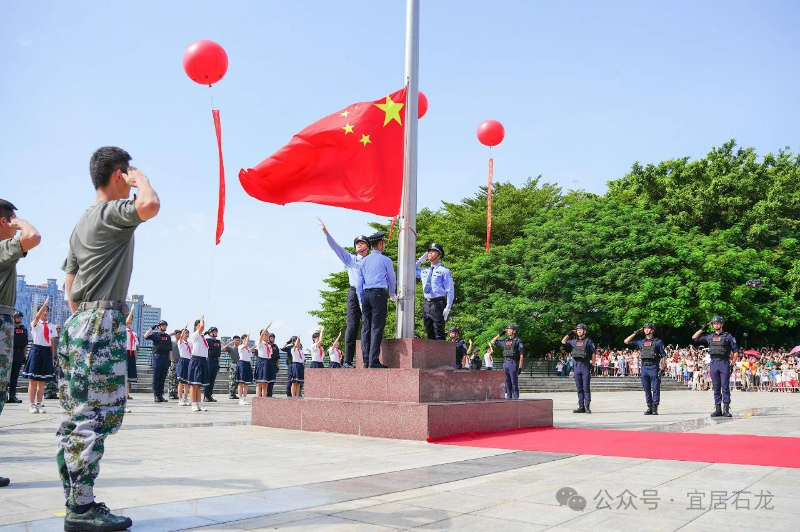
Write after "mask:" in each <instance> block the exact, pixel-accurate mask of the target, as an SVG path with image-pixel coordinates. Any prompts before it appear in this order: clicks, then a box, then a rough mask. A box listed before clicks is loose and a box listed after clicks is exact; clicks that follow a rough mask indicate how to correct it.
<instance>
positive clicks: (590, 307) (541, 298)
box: [312, 141, 800, 355]
mask: <svg viewBox="0 0 800 532" xmlns="http://www.w3.org/2000/svg"><path fill="white" fill-rule="evenodd" d="M798 178H800V156H797V155H793V154H792V153H791V152H790V151H789V149H788V148H786V149H783V150H780V151H778V153H777V154H771V153H770V154H768V155H766V156H764V157H763V158H759V157H758V155H757V153H756V151H755V150H754V149H752V148H746V149H745V148H737V147H736V144H735V142H734V141H730V142H727V143H725V144H723V145H722V146H721V147H719V148H713V149H712V150H711V152H709V153H708V155H707V156H706V157H704V158H703V159H699V160H694V161H692V160H689V158H681V159H672V160H668V161H664V162H661V163H659V164H657V165H653V164H648V165H646V166H643V165H641V164H639V163H638V162H637V163H634V164H633V166H632V168H631V171H630V172H629V173H627V174H626V175H625V176H623V177H621V178H620V179H617V180H615V181H611V182H609V183H608V192H606V194H604V195H602V196H599V195H595V194H589V193H586V192H584V191H580V190H579V191H566V192H565V191H563V190H561V189H560V188H559V187H557V186H555V185H553V184H549V183H544V182H542V179H541V177H538V178H535V179H528V181H527V182H526V183H525V184H524V185H523V186H521V187H515V186H514V185H512V184H510V183H497V184H495V185H494V189H493V200H492V201H493V208H492V212H493V218H492V249H491V252H490V253H486V252H485V241H486V197H487V189H486V187H481V188H480V189H479V190H478V191H477V192H476V193H475V194H474V195H473V196H471V197H468V198H464V199H462V200H461V201H460V202H458V203H447V202H443V204H442V206H441V207H440V208H439V209H438V210H435V211H432V210H429V209H425V210H422V211H421V212H420V213H419V214H418V216H417V233H418V240H417V241H418V249H417V251H418V253H419V254H421V253H422V251H424V249H426V248H427V245H428V243H430V242H432V241H435V242H439V243H441V244H442V245H443V246H444V248H445V253H446V255H445V260H444V261H443V263H444V264H445V265H446V266H448V267H449V268H451V269H452V270H453V277H454V280H455V283H456V299H455V301H456V302H455V305H454V307H453V312H452V314H451V316H450V320H449V322H448V324H456V325H458V326H460V327H461V329H462V332H463V336H464V337H465V338H472V339H473V340H474V341H475V342H476V345H485V343H486V342H487V341H488V340H489V339H490V338H492V337H493V336H494V335H495V334H496V333H497V331H499V329H500V328H502V327H503V326H504V325H506V324H508V323H509V322H513V323H515V324H516V325H517V326H518V327H519V333H520V336H521V337H522V338H523V340H524V341H525V342H526V346H527V351H528V352H529V353H531V354H534V355H537V354H538V355H540V354H542V353H544V352H546V351H548V350H552V349H554V348H556V347H557V346H558V343H559V341H560V339H561V337H562V336H563V335H564V334H565V333H566V332H567V331H569V330H570V329H572V328H574V326H575V324H576V323H578V322H585V323H587V324H588V326H589V329H590V335H591V336H593V337H594V338H595V340H596V341H599V342H600V343H601V344H603V345H621V341H622V339H623V338H624V337H626V336H627V335H628V334H630V332H631V331H632V330H634V329H636V328H638V327H640V326H641V324H642V323H643V322H644V321H653V322H655V323H656V326H657V334H658V335H659V336H660V337H661V338H662V339H664V340H665V342H667V343H679V344H681V345H684V344H686V343H687V342H689V338H690V336H691V334H692V332H693V331H694V330H696V329H697V328H698V327H699V326H700V325H702V324H704V323H706V322H708V321H709V319H710V318H711V316H712V315H714V314H720V315H722V316H723V317H724V318H725V320H726V323H725V328H726V330H728V331H731V332H732V333H734V334H735V335H737V337H739V342H740V343H744V342H743V338H742V337H740V336H741V334H742V333H745V332H746V333H748V336H749V341H750V345H755V344H756V343H758V344H759V345H783V346H789V345H795V343H797V342H798V340H800V328H799V327H798V324H800V309H798V308H797V296H798V290H800V264H799V262H798V258H800V248H799V247H798V229H800V190H798V188H797V187H796V186H793V185H794V184H796V183H798ZM373 227H374V228H376V229H388V224H380V223H375V224H373ZM386 253H387V255H389V256H390V257H392V259H395V260H396V257H397V240H396V239H394V240H393V241H391V242H390V243H389V245H387V250H386ZM751 279H761V280H762V281H763V286H759V287H753V286H748V283H747V282H748V281H749V280H751ZM326 283H327V285H328V289H326V290H323V291H322V292H321V296H322V308H321V309H320V310H316V311H312V314H313V315H315V316H317V317H318V318H319V319H320V321H321V322H322V324H324V325H325V328H326V329H328V330H344V325H345V298H346V289H347V286H348V283H347V275H346V274H345V272H344V271H340V272H335V273H332V274H331V275H330V276H329V277H328V279H326ZM751 284H752V283H751ZM421 296H422V294H421V287H420V286H419V284H418V285H417V312H416V316H417V327H416V330H417V334H419V335H420V336H423V337H424V327H423V326H422V319H421V316H422V306H421ZM394 323H395V321H394V305H393V304H391V303H390V315H389V318H388V320H387V330H386V336H387V337H392V336H393V335H394Z"/></svg>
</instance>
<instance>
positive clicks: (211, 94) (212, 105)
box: [208, 85, 214, 110]
mask: <svg viewBox="0 0 800 532" xmlns="http://www.w3.org/2000/svg"><path fill="white" fill-rule="evenodd" d="M208 89H209V90H208V95H209V96H211V109H212V110H213V109H214V92H213V91H212V90H211V85H209V86H208Z"/></svg>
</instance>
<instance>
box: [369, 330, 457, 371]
mask: <svg viewBox="0 0 800 532" xmlns="http://www.w3.org/2000/svg"><path fill="white" fill-rule="evenodd" d="M412 355H413V356H412ZM355 358H356V367H357V368H362V367H363V365H364V362H363V357H362V356H361V340H357V341H356V357H355ZM455 360H456V344H454V343H453V342H445V341H440V340H422V339H419V338H390V339H388V340H384V341H383V342H382V343H381V354H380V361H381V364H384V365H385V366H389V367H390V368H394V369H445V368H450V369H454V368H455Z"/></svg>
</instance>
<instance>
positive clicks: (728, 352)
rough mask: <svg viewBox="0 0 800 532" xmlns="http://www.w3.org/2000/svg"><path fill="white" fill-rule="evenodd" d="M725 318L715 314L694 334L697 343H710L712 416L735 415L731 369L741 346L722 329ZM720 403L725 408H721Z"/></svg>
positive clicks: (693, 337)
mask: <svg viewBox="0 0 800 532" xmlns="http://www.w3.org/2000/svg"><path fill="white" fill-rule="evenodd" d="M724 323H725V322H724V320H723V319H722V317H721V316H714V317H713V318H711V321H710V322H709V323H707V324H706V325H705V326H704V327H702V328H700V329H699V330H698V331H697V332H696V333H694V334H693V335H692V340H694V341H695V343H705V344H708V354H709V355H711V382H712V384H713V386H714V412H713V413H712V414H711V417H720V416H724V417H733V416H732V415H731V370H732V364H735V363H736V358H737V355H738V353H739V346H738V345H737V344H736V338H734V337H733V335H732V334H730V333H727V332H725V331H723V330H722V326H723V324H724ZM709 326H712V327H713V328H714V332H713V333H711V334H703V332H704V331H705V330H706V329H707V328H708V327H709ZM720 403H722V405H724V408H720V406H721V405H720Z"/></svg>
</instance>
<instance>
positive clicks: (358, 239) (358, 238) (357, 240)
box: [353, 235, 369, 247]
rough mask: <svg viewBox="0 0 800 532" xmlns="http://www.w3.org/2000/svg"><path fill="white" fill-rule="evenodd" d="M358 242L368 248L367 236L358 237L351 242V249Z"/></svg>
mask: <svg viewBox="0 0 800 532" xmlns="http://www.w3.org/2000/svg"><path fill="white" fill-rule="evenodd" d="M359 242H363V243H365V244H366V245H368V246H369V237H368V236H367V235H358V236H357V237H356V238H355V239H354V240H353V247H356V244H358V243H359Z"/></svg>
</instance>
